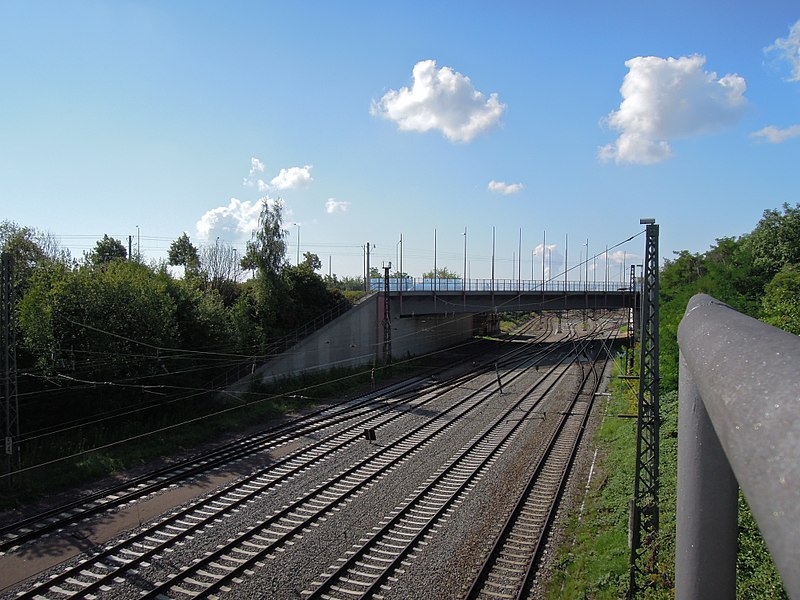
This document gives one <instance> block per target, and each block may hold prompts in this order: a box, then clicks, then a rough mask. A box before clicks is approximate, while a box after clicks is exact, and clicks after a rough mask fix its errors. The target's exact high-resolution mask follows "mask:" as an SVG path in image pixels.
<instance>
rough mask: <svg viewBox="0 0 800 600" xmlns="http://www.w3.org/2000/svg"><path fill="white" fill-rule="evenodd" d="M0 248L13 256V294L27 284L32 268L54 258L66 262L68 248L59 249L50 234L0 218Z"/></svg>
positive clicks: (21, 290) (50, 262)
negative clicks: (0, 219) (1, 220)
mask: <svg viewBox="0 0 800 600" xmlns="http://www.w3.org/2000/svg"><path fill="white" fill-rule="evenodd" d="M0 251H2V252H7V253H9V254H11V255H12V256H13V257H14V287H15V293H16V295H17V298H20V297H21V296H22V294H23V293H24V290H25V289H26V288H27V285H28V280H29V279H30V277H31V275H32V273H33V271H34V269H36V268H37V267H43V266H46V265H49V264H52V263H55V262H61V263H63V264H68V263H69V262H70V255H69V252H68V251H66V250H63V249H61V247H60V246H59V244H58V242H57V241H56V240H55V239H54V238H53V236H52V235H50V234H49V233H42V232H39V231H37V230H35V229H33V228H31V227H20V226H19V225H17V224H16V223H14V222H13V221H3V222H0Z"/></svg>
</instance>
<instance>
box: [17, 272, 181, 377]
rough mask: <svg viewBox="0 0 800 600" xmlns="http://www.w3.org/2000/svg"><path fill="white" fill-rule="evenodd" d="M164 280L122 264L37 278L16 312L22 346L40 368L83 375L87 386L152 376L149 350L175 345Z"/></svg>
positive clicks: (154, 362)
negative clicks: (92, 380)
mask: <svg viewBox="0 0 800 600" xmlns="http://www.w3.org/2000/svg"><path fill="white" fill-rule="evenodd" d="M167 280H168V277H166V276H162V275H159V274H154V273H153V272H152V271H151V270H150V269H149V268H148V267H146V266H145V265H142V264H139V263H135V262H127V261H122V260H111V261H110V262H107V263H105V265H104V268H102V269H94V268H81V269H77V270H75V271H70V270H67V269H66V268H64V267H63V266H61V267H59V266H57V267H56V268H53V269H47V270H39V271H37V272H36V274H35V275H34V277H33V279H32V283H31V288H30V290H29V291H28V293H26V294H25V296H24V297H23V298H22V300H21V301H20V306H19V324H20V330H21V331H22V333H23V339H24V341H25V345H26V346H27V347H28V348H29V349H30V350H31V352H32V353H33V354H34V355H35V356H36V357H37V358H38V362H39V364H40V366H42V367H56V368H59V369H61V368H67V367H69V368H72V369H77V370H81V371H82V372H83V374H84V375H85V376H86V377H87V378H104V379H105V378H117V377H122V376H127V375H133V374H137V373H141V372H142V371H143V370H144V371H147V372H153V371H155V370H158V369H159V368H160V366H159V354H158V352H157V351H156V350H154V347H175V345H176V343H177V339H176V338H177V333H178V329H177V326H176V320H175V301H174V299H173V297H172V296H171V295H170V294H169V293H168V290H167ZM100 357H102V358H100Z"/></svg>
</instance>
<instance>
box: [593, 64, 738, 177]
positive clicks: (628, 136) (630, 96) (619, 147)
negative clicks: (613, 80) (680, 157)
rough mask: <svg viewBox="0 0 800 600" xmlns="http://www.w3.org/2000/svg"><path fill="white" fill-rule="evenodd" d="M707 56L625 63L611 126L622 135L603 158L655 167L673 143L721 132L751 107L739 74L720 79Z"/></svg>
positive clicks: (609, 121)
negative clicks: (707, 68) (710, 68)
mask: <svg viewBox="0 0 800 600" xmlns="http://www.w3.org/2000/svg"><path fill="white" fill-rule="evenodd" d="M705 62H706V59H705V57H703V56H699V55H694V56H684V57H681V58H666V59H664V58H659V57H656V56H639V57H636V58H632V59H630V60H628V61H626V62H625V66H626V67H628V74H627V75H625V79H624V80H623V82H622V87H621V88H620V94H621V95H622V103H621V104H620V106H619V110H616V111H614V112H612V113H611V114H609V115H608V116H607V117H606V119H605V121H606V123H607V124H608V125H609V126H610V127H611V128H612V129H614V130H616V131H619V132H620V135H619V137H618V138H617V140H616V142H614V143H612V144H608V145H606V146H603V147H601V148H600V150H599V152H598V157H599V158H600V159H601V160H603V161H611V160H613V161H615V162H617V163H638V164H655V163H658V162H662V161H665V160H667V159H668V158H670V157H671V156H672V148H671V147H670V145H669V140H672V139H676V138H682V137H689V136H692V135H696V134H700V133H706V132H712V131H717V130H719V129H721V128H723V127H725V126H727V125H731V124H732V123H734V122H735V121H736V120H737V119H738V118H739V117H740V116H741V115H742V113H743V112H744V110H745V108H746V107H747V99H746V98H745V97H744V92H745V90H746V89H747V84H746V82H745V80H744V78H742V77H740V76H739V75H725V76H724V77H720V78H717V74H716V73H714V72H713V71H704V70H703V66H704V65H705Z"/></svg>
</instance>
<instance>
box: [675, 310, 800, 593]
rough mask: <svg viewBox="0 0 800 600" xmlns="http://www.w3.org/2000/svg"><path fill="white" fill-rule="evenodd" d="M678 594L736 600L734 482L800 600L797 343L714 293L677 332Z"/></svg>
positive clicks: (686, 317) (799, 367) (799, 345)
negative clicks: (678, 354) (731, 305)
mask: <svg viewBox="0 0 800 600" xmlns="http://www.w3.org/2000/svg"><path fill="white" fill-rule="evenodd" d="M678 343H679V345H680V352H681V364H680V382H679V410H678V515H677V519H678V522H677V539H676V555H675V560H676V568H675V571H676V586H675V597H676V598H678V599H679V600H682V599H686V598H735V597H736V535H737V493H738V491H737V482H738V485H739V486H741V488H742V490H743V492H744V495H745V497H746V498H747V502H748V504H749V505H750V508H751V510H752V512H753V516H754V517H755V519H756V521H757V523H758V527H759V529H760V530H761V533H762V535H763V537H764V540H765V541H766V543H767V547H768V548H769V551H770V554H771V555H772V558H773V560H774V561H775V565H776V566H777V568H778V571H779V572H780V574H781V577H782V578H783V584H784V587H785V589H786V591H787V593H788V594H789V596H790V597H791V598H795V599H798V598H800V568H798V566H799V565H800V337H798V336H795V335H792V334H790V333H787V332H785V331H782V330H780V329H776V328H775V327H772V326H770V325H766V324H764V323H762V322H760V321H757V320H755V319H752V318H750V317H747V316H745V315H743V314H741V313H738V312H736V311H735V310H733V309H732V308H730V307H729V306H727V305H725V304H722V303H720V302H718V301H717V300H714V299H713V298H711V297H710V296H706V295H703V294H699V295H697V296H695V297H693V298H692V299H691V301H690V302H689V305H688V306H687V308H686V314H685V315H684V317H683V320H682V321H681V324H680V327H679V329H678Z"/></svg>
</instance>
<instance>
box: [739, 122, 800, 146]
mask: <svg viewBox="0 0 800 600" xmlns="http://www.w3.org/2000/svg"><path fill="white" fill-rule="evenodd" d="M751 135H752V137H754V138H756V139H760V140H761V141H762V142H769V143H770V144H780V143H781V142H785V141H786V140H790V139H792V138H796V137H800V125H792V126H791V127H787V128H785V129H781V128H780V127H775V126H774V125H770V126H769V127H764V129H759V130H758V131H756V132H754V133H752V134H751Z"/></svg>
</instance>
